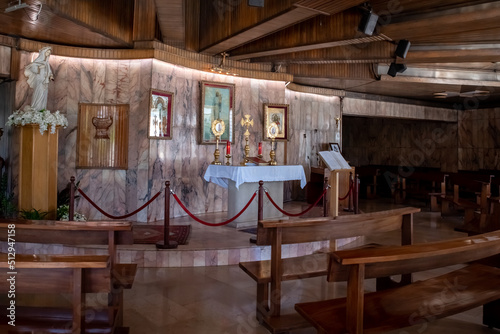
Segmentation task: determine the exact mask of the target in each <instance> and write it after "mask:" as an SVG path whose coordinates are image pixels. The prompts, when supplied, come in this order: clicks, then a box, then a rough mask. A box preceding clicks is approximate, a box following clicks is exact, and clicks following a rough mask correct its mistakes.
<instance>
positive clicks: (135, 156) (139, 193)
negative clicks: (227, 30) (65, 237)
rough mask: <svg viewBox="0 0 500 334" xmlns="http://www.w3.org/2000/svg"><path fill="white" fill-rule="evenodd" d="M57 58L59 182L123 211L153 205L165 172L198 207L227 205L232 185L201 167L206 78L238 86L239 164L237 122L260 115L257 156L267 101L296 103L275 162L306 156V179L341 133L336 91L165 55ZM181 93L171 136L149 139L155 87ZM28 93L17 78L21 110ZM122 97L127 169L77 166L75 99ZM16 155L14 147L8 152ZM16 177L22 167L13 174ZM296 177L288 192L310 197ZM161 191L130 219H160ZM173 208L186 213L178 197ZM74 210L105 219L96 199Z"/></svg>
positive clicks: (52, 101) (52, 106)
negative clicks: (299, 88) (62, 122)
mask: <svg viewBox="0 0 500 334" xmlns="http://www.w3.org/2000/svg"><path fill="white" fill-rule="evenodd" d="M31 59H32V54H31V53H25V52H23V53H21V66H20V69H19V70H20V71H22V69H23V68H24V67H25V66H26V65H27V64H29V62H30V61H31ZM50 64H51V66H52V70H53V72H54V76H55V80H54V82H52V83H51V84H50V85H49V99H48V105H47V109H49V110H51V111H55V110H60V111H61V112H62V113H63V114H65V115H66V116H67V118H68V121H69V126H68V128H66V129H61V131H60V134H59V162H58V166H59V168H58V173H59V174H58V189H59V190H62V189H63V188H64V187H65V186H66V184H67V183H68V182H69V178H70V177H71V176H73V175H74V176H75V177H76V179H77V181H79V182H80V187H81V189H82V190H84V191H85V192H86V193H87V194H88V195H89V196H90V197H91V198H92V199H93V200H94V202H96V203H97V204H98V205H99V206H100V207H101V208H102V209H103V210H105V211H106V212H108V213H110V214H113V215H123V214H125V213H127V212H131V211H133V210H135V209H136V208H138V207H140V206H141V205H143V204H144V203H146V202H147V201H148V200H149V199H150V198H151V197H153V196H154V195H155V194H156V193H157V192H158V191H160V190H162V189H163V187H164V183H165V181H166V180H169V181H170V182H171V188H172V189H173V190H174V191H175V193H176V194H177V195H178V196H179V198H180V199H181V200H182V201H183V203H184V204H185V205H186V206H187V208H188V209H189V210H190V211H191V212H192V213H194V214H200V213H206V212H217V211H226V210H227V204H226V203H227V191H226V190H225V189H223V188H220V187H218V186H215V185H214V184H211V183H207V182H205V181H204V180H203V174H204V171H205V170H206V168H207V166H208V164H209V163H210V162H211V161H212V160H213V151H214V149H215V146H214V145H200V144H199V141H198V138H199V135H198V132H199V129H198V117H199V110H200V106H201V92H200V82H201V81H216V82H224V83H233V84H235V109H234V115H235V144H233V147H232V153H233V158H232V160H233V164H238V163H239V162H240V161H241V158H242V152H243V147H244V145H245V143H244V139H243V132H244V131H243V130H244V129H243V128H242V127H241V125H239V121H240V120H241V118H242V117H243V115H246V114H249V115H251V118H252V119H254V126H253V127H252V128H250V129H249V131H250V146H251V154H252V155H254V154H256V151H257V147H256V143H257V142H259V141H262V133H263V129H262V127H263V126H262V124H263V103H278V104H290V109H289V110H290V115H289V119H290V140H289V141H288V142H278V145H277V150H276V153H277V157H276V158H277V161H278V163H280V164H282V163H286V164H302V165H303V166H304V167H305V170H306V175H307V177H309V175H308V174H309V173H308V171H309V168H310V166H311V165H313V166H314V165H317V159H316V152H317V151H318V150H319V149H320V148H319V145H317V144H316V143H318V142H319V143H321V146H322V148H321V149H325V148H326V145H327V143H328V142H332V141H338V140H336V138H337V139H339V138H340V132H339V131H340V129H339V128H338V127H336V126H335V118H336V117H340V107H339V99H338V98H337V97H324V96H318V95H312V94H304V93H296V92H292V91H289V90H287V89H286V88H285V83H284V82H275V81H265V80H255V79H248V78H240V77H229V76H223V75H217V74H213V73H210V72H203V71H195V70H191V69H187V68H183V67H181V66H175V65H171V64H167V63H164V62H161V61H157V60H152V59H144V60H96V59H78V58H67V57H58V56H54V55H52V56H51V58H50ZM151 88H154V89H160V90H165V91H169V92H173V93H175V97H174V108H173V124H172V126H173V129H172V130H173V139H172V140H156V139H148V136H147V128H148V107H149V96H150V89H151ZM30 101H31V90H30V89H29V87H28V85H27V82H26V78H25V77H24V75H22V73H21V75H20V79H19V81H17V82H16V97H15V108H16V109H20V108H22V107H24V105H26V104H29V102H30ZM80 102H84V103H106V104H118V103H125V104H129V105H130V114H129V120H130V122H129V143H128V169H127V170H111V169H77V168H76V165H75V161H76V149H77V148H76V134H77V130H78V129H77V115H78V103H80ZM263 147H264V149H263V154H264V156H265V157H268V154H269V151H270V144H269V143H268V142H264V145H263ZM11 155H12V156H13V159H15V156H16V152H15V150H13V151H12V152H11ZM13 182H14V185H15V184H16V182H17V175H14V176H13ZM303 192H304V191H303V190H300V187H299V186H298V182H295V181H293V182H289V184H288V185H287V186H286V187H285V200H289V199H292V198H296V197H298V196H303ZM163 201H164V196H163V195H161V196H160V197H159V198H158V199H157V200H156V201H155V202H153V203H152V204H151V205H149V206H148V207H147V209H145V210H143V211H141V212H140V213H138V214H137V215H134V216H132V217H130V218H129V219H130V220H135V221H139V222H154V221H157V220H161V219H163ZM171 202H172V203H171V216H174V217H177V216H184V215H186V213H185V212H184V211H183V210H182V209H181V208H180V207H179V206H178V205H177V204H174V203H173V202H174V200H173V199H172V200H171ZM76 209H77V211H78V212H81V213H83V214H85V215H87V216H88V217H89V218H91V219H106V217H105V216H103V215H102V214H100V213H99V212H98V211H97V210H95V209H94V208H92V207H91V205H90V204H89V203H88V202H87V201H85V200H83V199H78V200H77V208H76Z"/></svg>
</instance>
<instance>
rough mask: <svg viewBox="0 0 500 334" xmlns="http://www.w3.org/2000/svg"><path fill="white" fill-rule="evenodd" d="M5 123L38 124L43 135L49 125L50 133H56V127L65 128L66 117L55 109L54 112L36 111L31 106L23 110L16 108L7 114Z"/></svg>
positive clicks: (18, 124) (66, 123)
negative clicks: (10, 113) (7, 117)
mask: <svg viewBox="0 0 500 334" xmlns="http://www.w3.org/2000/svg"><path fill="white" fill-rule="evenodd" d="M5 124H6V125H9V126H10V125H17V126H20V125H26V124H38V125H39V126H40V133H41V134H42V135H43V133H44V132H45V131H47V129H48V128H49V126H50V133H56V127H57V126H62V127H63V128H66V127H67V126H68V119H67V118H66V117H65V116H64V115H61V114H60V113H59V110H57V111H56V112H55V113H51V112H50V111H49V110H45V109H43V110H40V111H36V110H35V109H33V108H32V107H31V106H26V107H24V110H16V111H15V112H14V113H13V114H12V115H10V116H9V119H8V120H7V123H5Z"/></svg>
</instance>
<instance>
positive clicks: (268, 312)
mask: <svg viewBox="0 0 500 334" xmlns="http://www.w3.org/2000/svg"><path fill="white" fill-rule="evenodd" d="M419 211H420V209H418V208H411V207H409V208H401V209H395V210H388V211H380V212H373V213H365V214H358V215H345V216H338V217H335V219H333V218H332V217H324V218H310V219H294V220H282V221H259V223H258V228H257V241H256V243H257V245H260V246H268V245H270V246H271V259H270V260H263V261H252V262H240V264H239V266H240V268H241V269H242V270H243V271H244V272H245V273H247V274H248V275H249V276H250V277H251V278H252V279H253V280H255V281H256V282H257V301H256V313H257V319H258V320H259V322H260V323H261V324H263V325H264V326H265V327H266V328H267V329H269V330H270V331H271V332H272V333H279V332H284V331H289V330H292V329H297V328H304V327H310V324H308V323H307V322H306V321H304V319H302V318H301V317H300V316H299V315H298V314H296V313H292V314H281V301H282V298H283V296H282V294H281V282H282V281H289V280H297V279H302V278H307V277H317V276H324V275H326V274H327V266H328V255H327V254H326V253H317V254H311V255H306V256H300V257H293V258H282V249H281V248H282V247H281V246H282V245H285V244H295V243H304V242H314V241H323V240H330V248H331V249H329V250H327V251H330V250H333V249H334V248H335V245H336V243H335V240H336V239H343V238H351V237H358V236H365V235H370V234H373V233H377V232H389V231H397V230H400V231H401V244H406V245H407V244H411V243H412V241H413V214H414V213H416V212H419ZM332 248H333V249H332ZM346 277H347V276H346ZM346 277H344V280H345V279H346ZM405 279H406V280H407V279H409V277H406V278H405ZM380 284H382V283H380Z"/></svg>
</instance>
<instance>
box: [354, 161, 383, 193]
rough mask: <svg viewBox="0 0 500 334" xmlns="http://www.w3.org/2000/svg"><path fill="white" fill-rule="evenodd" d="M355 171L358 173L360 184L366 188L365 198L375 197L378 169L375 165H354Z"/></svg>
mask: <svg viewBox="0 0 500 334" xmlns="http://www.w3.org/2000/svg"><path fill="white" fill-rule="evenodd" d="M356 173H357V174H358V175H359V178H360V182H361V186H362V187H365V189H366V198H368V199H373V198H376V197H377V183H378V181H377V179H378V177H379V176H380V169H379V168H378V167H377V166H360V167H356Z"/></svg>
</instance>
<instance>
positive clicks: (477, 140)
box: [458, 108, 500, 170]
mask: <svg viewBox="0 0 500 334" xmlns="http://www.w3.org/2000/svg"><path fill="white" fill-rule="evenodd" d="M458 168H459V169H461V170H479V169H487V170H499V169H500V108H491V109H478V110H477V109H474V110H463V111H459V114H458Z"/></svg>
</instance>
